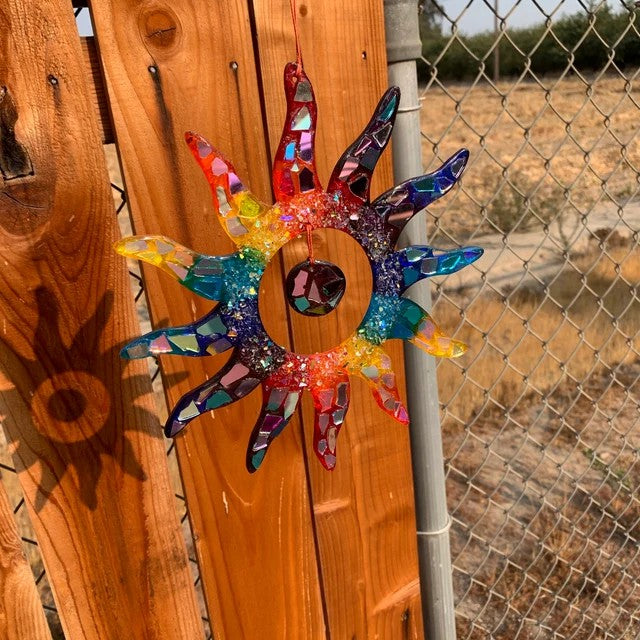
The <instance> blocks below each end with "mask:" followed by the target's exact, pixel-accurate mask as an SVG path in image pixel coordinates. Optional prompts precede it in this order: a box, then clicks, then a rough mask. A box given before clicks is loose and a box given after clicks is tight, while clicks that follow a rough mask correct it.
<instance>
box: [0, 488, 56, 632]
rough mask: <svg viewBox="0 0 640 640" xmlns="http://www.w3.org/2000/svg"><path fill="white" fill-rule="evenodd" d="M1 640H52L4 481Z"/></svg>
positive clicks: (0, 503) (0, 550) (0, 544)
mask: <svg viewBox="0 0 640 640" xmlns="http://www.w3.org/2000/svg"><path fill="white" fill-rule="evenodd" d="M0 638H1V639H2V640H25V638H29V640H51V633H50V631H49V627H48V626H47V620H46V618H45V615H44V610H43V609H42V603H41V602H40V597H39V596H38V590H37V589H36V585H35V582H34V580H33V574H32V573H31V569H30V567H29V563H28V562H27V559H26V557H25V555H24V552H23V550H22V544H21V542H20V535H19V534H18V527H17V526H16V521H15V519H14V517H13V509H12V508H11V503H10V502H9V498H8V496H7V492H6V491H5V489H4V484H3V483H2V479H1V478H0Z"/></svg>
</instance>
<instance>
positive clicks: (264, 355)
mask: <svg viewBox="0 0 640 640" xmlns="http://www.w3.org/2000/svg"><path fill="white" fill-rule="evenodd" d="M284 87H285V95H286V101H287V115H286V118H285V123H284V128H283V132H282V137H281V140H280V144H279V146H278V149H277V151H276V153H275V157H274V164H273V172H272V179H273V190H274V194H275V196H276V203H275V204H274V205H273V206H267V205H265V204H263V203H261V202H260V201H259V200H258V199H257V198H255V197H254V196H253V195H252V194H251V192H250V191H249V190H248V188H247V187H246V186H245V185H244V183H243V182H242V181H241V180H240V178H239V177H238V175H237V174H236V172H235V169H234V167H233V165H232V164H231V163H230V162H229V161H228V160H226V159H225V157H224V156H223V155H222V154H221V153H220V152H218V151H216V150H215V149H214V148H213V147H212V146H211V144H209V142H208V141H207V140H205V139H204V138H203V137H202V136H200V135H198V134H196V133H187V134H186V140H187V144H188V145H189V147H190V149H191V151H192V153H193V156H194V158H195V159H196V161H197V162H198V164H199V165H200V167H201V168H202V170H203V172H204V174H205V177H206V179H207V180H208V182H209V185H210V187H211V193H212V196H213V204H214V208H215V211H216V212H217V215H218V219H219V221H220V223H221V225H222V227H223V228H224V229H225V230H226V232H227V233H228V235H229V237H230V238H231V239H232V240H233V242H234V244H235V246H236V251H235V252H233V253H231V254H229V255H225V256H208V255H205V254H201V253H196V252H195V251H192V250H191V249H188V248H186V247H183V246H182V245H180V244H178V243H177V242H174V241H173V240H170V239H169V238H165V237H163V236H135V237H129V238H124V239H122V240H121V241H120V242H118V243H117V245H116V249H117V251H118V252H119V253H121V254H122V255H124V256H127V257H130V258H135V259H138V260H143V261H145V262H148V263H150V264H152V265H155V266H157V267H158V268H160V269H161V270H162V271H164V272H165V273H167V274H168V275H170V276H171V277H172V278H174V279H175V280H177V281H178V282H179V283H180V284H181V285H183V286H184V287H187V288H188V289H190V290H191V291H193V292H195V293H197V294H198V295H200V296H202V297H203V298H206V299H208V300H212V301H216V302H217V306H215V307H214V308H213V310H212V311H210V312H209V313H208V314H207V315H205V316H204V317H203V318H201V319H200V320H198V321H196V322H194V323H192V324H189V325H184V326H181V327H169V328H166V329H157V330H155V331H152V332H150V333H148V334H146V335H144V336H142V337H140V338H137V339H135V340H133V341H132V342H131V343H129V344H128V345H127V346H125V347H124V349H123V350H122V356H123V357H124V358H130V359H131V358H144V357H148V356H155V355H164V354H169V355H183V356H192V357H193V356H205V355H210V354H216V353H222V352H223V351H226V350H229V349H233V354H232V355H231V357H230V359H229V361H228V362H227V364H226V365H225V366H224V367H223V368H222V369H221V370H220V371H219V372H218V373H217V374H216V375H215V376H214V377H213V378H211V379H210V380H207V381H205V382H203V383H202V384H201V385H200V386H199V387H197V388H196V389H193V390H192V391H190V392H189V393H187V394H186V395H185V396H184V397H183V398H182V399H181V400H180V401H179V402H178V404H177V405H176V407H175V408H174V409H173V411H172V412H171V415H170V416H169V420H168V422H167V424H166V427H165V433H166V434H167V436H175V435H176V434H178V433H179V432H180V431H182V430H183V429H184V427H185V426H186V425H187V424H188V423H189V422H191V421H192V420H194V419H196V418H197V417H198V416H200V415H202V414H203V413H206V412H208V411H214V410H216V409H218V408H220V407H223V406H226V405H228V404H230V403H232V402H235V401H237V400H240V399H241V398H243V397H245V396H246V395H247V394H248V393H250V392H251V391H252V390H253V389H255V388H256V387H258V386H261V387H262V394H263V401H262V410H261V412H260V415H259V417H258V420H257V422H256V426H255V427H254V429H253V432H252V434H251V436H250V439H249V446H248V449H247V468H248V469H249V471H255V470H256V469H258V468H259V467H260V465H261V464H262V462H263V460H264V457H265V455H266V452H267V450H268V448H269V446H270V444H271V443H272V442H273V440H274V438H275V437H276V436H278V435H279V434H280V433H282V431H283V430H284V428H285V427H286V425H287V423H288V422H289V421H290V419H291V417H292V416H293V414H294V413H295V411H296V408H297V406H298V404H299V402H300V398H301V395H302V393H303V391H304V390H305V389H307V390H309V391H310V393H311V395H312V398H313V403H314V408H315V423H314V436H313V446H314V450H315V453H316V455H317V456H318V458H319V460H320V462H321V464H322V465H323V466H324V467H325V468H326V469H332V468H333V467H334V466H335V464H336V455H337V449H336V443H337V438H338V434H339V432H340V429H341V427H342V425H343V423H344V421H345V419H346V416H347V411H348V407H349V398H350V387H349V380H350V377H358V378H360V379H362V380H364V381H365V382H366V383H367V385H368V386H369V388H370V389H371V392H372V395H373V397H374V399H375V401H376V402H377V404H378V405H379V407H380V408H381V409H382V411H384V412H386V413H387V414H389V415H390V416H392V417H393V418H394V419H395V420H397V421H398V422H400V423H402V424H407V423H408V421H409V416H408V414H407V411H406V409H405V407H404V405H403V403H402V400H401V398H400V394H399V391H398V386H397V382H396V375H395V373H394V371H393V366H392V362H391V359H390V357H389V356H388V354H387V353H386V352H385V350H384V348H383V345H384V343H385V342H386V341H388V340H392V339H402V340H407V341H410V342H412V343H413V344H415V345H417V346H419V347H420V348H422V349H423V350H425V351H426V352H427V353H429V354H431V355H434V356H438V357H457V356H459V355H461V354H462V353H463V352H464V350H465V348H466V347H465V346H464V345H463V344H462V343H461V342H459V341H456V340H453V339H451V338H449V337H447V336H446V335H445V334H444V333H442V331H441V330H440V329H439V328H438V326H437V325H436V324H435V323H434V321H433V319H432V318H431V317H430V316H429V314H428V313H427V312H426V311H425V310H424V309H422V308H421V307H420V306H419V305H417V304H416V303H414V302H412V301H411V300H409V299H408V298H404V297H403V293H404V292H405V291H406V290H407V289H408V288H409V287H410V286H411V285H413V284H415V283H416V282H418V281H420V280H422V279H424V278H429V277H432V276H438V275H447V274H450V273H454V272H455V271H457V270H459V269H461V268H463V267H465V266H467V265H469V264H471V263H472V262H474V261H475V260H477V259H478V258H479V257H480V256H481V255H482V249H480V248H478V247H462V248H454V249H448V250H440V249H435V248H432V247H428V246H412V247H407V248H404V249H402V250H398V251H396V250H395V244H396V241H397V239H398V236H399V234H400V231H401V230H402V228H403V227H404V225H405V224H406V223H407V222H408V220H410V219H411V217H413V216H414V215H416V214H417V213H418V212H420V211H421V210H422V209H424V207H426V206H427V205H428V204H429V203H431V202H433V201H434V200H436V199H437V198H440V197H441V196H443V195H444V194H445V193H447V192H448V191H449V190H450V189H451V188H452V187H453V186H454V185H455V183H456V182H457V180H458V179H459V178H460V176H461V175H462V172H463V170H464V168H465V165H466V162H467V159H468V152H467V151H466V150H464V149H463V150H460V151H458V152H457V153H456V154H454V155H453V156H452V157H451V158H450V159H449V160H447V162H445V163H444V164H443V165H442V167H440V168H439V169H438V170H437V171H434V172H433V173H430V174H428V175H425V176H418V177H416V178H412V179H411V180H407V181H405V182H403V183H402V184H400V185H398V186H397V187H394V188H393V189H390V190H389V191H387V192H386V193H384V194H382V195H381V196H380V197H378V198H377V199H376V200H374V201H373V202H370V198H369V192H370V185H371V177H372V174H373V171H374V169H375V166H376V163H377V162H378V159H379V158H380V155H381V154H382V152H383V151H384V149H385V147H386V145H387V144H388V142H389V139H390V137H391V132H392V129H393V123H394V120H395V116H396V111H397V109H398V103H399V100H400V92H399V90H398V89H397V88H395V87H394V88H391V89H389V90H388V91H387V92H386V93H385V94H384V96H383V97H382V99H381V100H380V103H379V104H378V106H377V108H376V110H375V112H374V114H373V117H372V118H371V120H370V122H369V124H367V126H366V127H365V128H364V130H363V131H362V133H361V134H360V135H359V136H358V137H357V138H356V139H355V140H354V142H353V144H351V145H350V146H349V148H348V149H347V150H346V151H345V152H344V154H343V155H342V156H341V158H340V159H339V161H338V163H337V164H336V166H335V168H334V170H333V172H332V174H331V178H330V180H329V184H328V187H327V189H326V190H324V189H323V188H322V186H321V184H320V182H319V179H318V176H317V171H316V165H315V132H316V124H317V105H316V101H315V97H314V93H313V88H312V86H311V82H310V81H309V78H308V77H307V75H306V73H305V72H304V69H303V68H302V63H301V60H298V62H297V63H289V64H288V65H287V66H286V68H285V72H284ZM322 228H329V229H336V230H339V231H342V232H344V233H347V234H349V235H350V236H351V237H352V238H353V239H354V240H356V242H358V243H359V244H360V246H361V247H362V249H363V250H364V252H365V254H366V255H367V257H368V259H369V263H370V265H371V272H372V275H373V291H372V295H371V299H370V302H369V306H368V309H367V311H366V313H365V316H364V318H363V319H362V321H361V323H360V325H359V326H358V327H357V329H356V330H355V332H354V333H353V334H352V335H351V336H349V337H348V338H347V339H346V340H344V341H343V342H342V343H340V344H338V345H336V346H334V347H333V348H331V349H329V350H327V351H324V352H321V353H312V354H298V353H294V352H291V351H288V350H287V349H285V348H284V347H282V346H281V345H278V344H277V343H276V342H274V341H273V340H272V338H271V337H270V336H269V334H268V333H267V331H266V330H265V328H264V326H263V324H262V320H261V318H260V314H259V311H258V292H259V290H260V285H261V282H262V277H263V274H264V271H265V268H266V266H267V264H268V263H269V261H270V260H271V258H272V257H273V256H274V255H275V254H276V253H277V252H278V251H279V250H280V249H281V248H282V247H283V246H284V245H285V244H286V243H287V242H289V241H290V240H293V239H295V238H298V237H300V236H304V235H305V234H310V233H311V232H312V231H313V230H314V229H322ZM344 291H345V278H344V274H343V273H342V271H340V269H339V268H338V267H336V265H333V264H330V263H326V262H322V261H319V260H316V261H312V260H311V258H310V259H309V260H307V261H305V262H303V263H301V264H299V265H297V266H296V267H294V268H293V269H292V270H291V272H290V273H289V276H288V278H287V282H286V293H287V297H288V300H289V302H290V304H291V305H292V306H293V307H294V309H296V310H298V311H300V312H301V313H306V314H307V315H312V316H313V315H321V314H323V313H328V312H330V311H331V310H332V309H334V308H335V306H336V305H337V304H338V303H339V301H340V299H341V297H342V296H343V294H344Z"/></svg>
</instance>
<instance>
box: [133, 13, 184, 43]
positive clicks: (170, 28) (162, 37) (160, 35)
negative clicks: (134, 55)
mask: <svg viewBox="0 0 640 640" xmlns="http://www.w3.org/2000/svg"><path fill="white" fill-rule="evenodd" d="M139 24H140V33H141V35H142V38H143V40H144V43H145V44H146V45H147V47H152V48H153V49H155V50H163V51H167V50H169V49H171V48H173V47H174V46H175V45H176V43H177V42H178V39H179V38H178V36H179V34H180V31H181V30H180V22H179V20H178V17H177V16H176V14H175V13H174V12H173V11H172V10H171V9H169V8H168V7H162V8H160V7H154V8H152V9H147V10H146V11H143V13H142V14H141V16H140V23H139Z"/></svg>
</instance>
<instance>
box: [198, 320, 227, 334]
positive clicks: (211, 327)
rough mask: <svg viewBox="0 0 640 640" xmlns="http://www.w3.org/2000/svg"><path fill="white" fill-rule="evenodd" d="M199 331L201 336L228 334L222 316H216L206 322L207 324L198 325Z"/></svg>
mask: <svg viewBox="0 0 640 640" xmlns="http://www.w3.org/2000/svg"><path fill="white" fill-rule="evenodd" d="M198 333H199V334H200V335H201V336H212V335H214V334H226V333H227V327H226V326H225V324H224V322H222V318H221V317H220V316H215V317H213V318H211V320H209V322H206V323H205V324H203V325H201V326H200V327H198Z"/></svg>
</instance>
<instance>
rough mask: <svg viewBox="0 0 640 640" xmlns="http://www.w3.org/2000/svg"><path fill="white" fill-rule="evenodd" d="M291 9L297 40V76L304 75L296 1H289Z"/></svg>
mask: <svg viewBox="0 0 640 640" xmlns="http://www.w3.org/2000/svg"><path fill="white" fill-rule="evenodd" d="M289 7H290V8H291V22H293V33H294V36H295V39H296V64H297V69H296V74H297V75H298V76H300V75H302V49H301V48H300V32H299V31H298V11H297V8H296V0H289Z"/></svg>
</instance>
